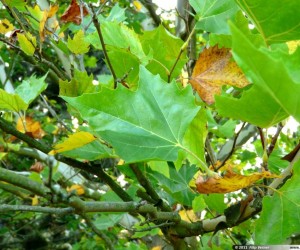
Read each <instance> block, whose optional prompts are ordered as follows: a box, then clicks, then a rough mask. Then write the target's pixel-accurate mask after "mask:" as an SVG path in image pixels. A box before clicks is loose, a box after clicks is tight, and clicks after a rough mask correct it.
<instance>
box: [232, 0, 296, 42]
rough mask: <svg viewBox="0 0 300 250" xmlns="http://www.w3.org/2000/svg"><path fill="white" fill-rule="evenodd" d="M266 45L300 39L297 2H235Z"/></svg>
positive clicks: (255, 0) (252, 0)
mask: <svg viewBox="0 0 300 250" xmlns="http://www.w3.org/2000/svg"><path fill="white" fill-rule="evenodd" d="M236 2H237V3H238V5H239V6H240V7H241V8H242V9H243V11H244V12H246V15H247V16H248V17H249V19H250V20H251V21H252V22H253V24H254V25H255V26H256V28H257V30H258V31H259V32H260V33H261V34H262V36H263V37H264V40H265V42H266V44H271V43H283V42H286V41H290V40H298V39H300V25H299V23H300V8H299V1H298V0H282V1H277V0H272V1H265V0H236Z"/></svg>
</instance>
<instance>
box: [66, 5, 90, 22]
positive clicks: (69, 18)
mask: <svg viewBox="0 0 300 250" xmlns="http://www.w3.org/2000/svg"><path fill="white" fill-rule="evenodd" d="M82 13H83V16H86V15H87V14H89V12H88V10H87V9H86V8H85V7H84V6H83V7H82ZM60 20H61V21H62V22H64V23H69V22H72V23H75V24H77V25H79V24H81V13H80V6H79V4H78V3H77V1H76V0H72V2H71V4H70V5H69V7H68V8H67V10H66V11H65V12H64V13H63V14H62V16H61V17H60Z"/></svg>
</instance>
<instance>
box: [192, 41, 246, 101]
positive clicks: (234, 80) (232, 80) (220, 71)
mask: <svg viewBox="0 0 300 250" xmlns="http://www.w3.org/2000/svg"><path fill="white" fill-rule="evenodd" d="M190 83H191V84H192V86H193V88H194V89H195V90H196V91H197V92H198V94H199V96H200V97H201V98H202V100H203V101H205V102H206V103H208V104H212V103H214V102H215V100H214V95H216V94H220V93H221V89H222V86H223V85H230V86H235V87H238V88H243V87H245V86H246V85H248V84H249V82H248V81H247V79H246V77H245V76H244V74H243V72H242V71H241V69H240V68H239V67H238V65H237V64H236V63H235V62H234V61H233V60H232V55H231V52H230V49H227V48H221V49H219V48H218V46H217V45H216V46H214V47H210V48H208V49H204V51H203V52H202V53H201V54H200V56H199V58H198V60H197V62H196V65H195V67H194V70H193V74H192V78H191V80H190Z"/></svg>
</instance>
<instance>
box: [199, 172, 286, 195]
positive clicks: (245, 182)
mask: <svg viewBox="0 0 300 250" xmlns="http://www.w3.org/2000/svg"><path fill="white" fill-rule="evenodd" d="M279 177H280V176H278V175H275V174H272V173H270V172H268V171H264V172H261V173H254V174H252V175H249V176H246V175H241V174H237V173H235V172H233V171H231V170H230V169H228V170H227V171H226V174H225V175H224V176H222V177H221V176H220V177H208V178H204V177H203V176H202V175H199V177H198V178H197V180H196V187H197V191H198V192H199V193H202V194H212V193H222V194H225V193H230V192H234V191H237V190H240V189H242V188H246V187H249V186H251V185H252V184H253V183H254V182H256V181H258V180H260V179H262V178H279Z"/></svg>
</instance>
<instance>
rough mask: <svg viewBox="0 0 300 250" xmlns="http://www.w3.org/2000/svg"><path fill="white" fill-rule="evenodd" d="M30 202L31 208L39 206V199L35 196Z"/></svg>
mask: <svg viewBox="0 0 300 250" xmlns="http://www.w3.org/2000/svg"><path fill="white" fill-rule="evenodd" d="M31 200H32V202H31V205H32V206H36V205H38V204H39V197H38V196H37V195H35V196H34V197H33V198H31Z"/></svg>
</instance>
